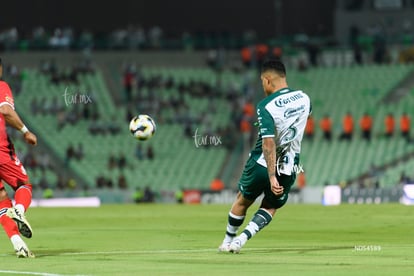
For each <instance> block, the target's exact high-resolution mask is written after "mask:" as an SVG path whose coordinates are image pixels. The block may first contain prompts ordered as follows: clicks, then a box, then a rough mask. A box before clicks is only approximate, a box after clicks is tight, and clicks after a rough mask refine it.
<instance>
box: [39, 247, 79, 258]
mask: <svg viewBox="0 0 414 276" xmlns="http://www.w3.org/2000/svg"><path fill="white" fill-rule="evenodd" d="M79 252H81V250H79V249H60V250H58V249H56V250H50V249H44V250H42V249H38V250H36V251H34V252H33V253H34V254H35V256H36V258H43V257H51V256H64V255H75V254H77V253H79Z"/></svg>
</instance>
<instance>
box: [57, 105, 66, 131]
mask: <svg viewBox="0 0 414 276" xmlns="http://www.w3.org/2000/svg"><path fill="white" fill-rule="evenodd" d="M65 124H66V114H65V111H63V110H61V111H59V112H58V114H57V130H58V131H61V130H62V129H63V128H64V126H65Z"/></svg>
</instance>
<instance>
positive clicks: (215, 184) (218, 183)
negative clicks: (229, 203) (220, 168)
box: [210, 177, 224, 191]
mask: <svg viewBox="0 0 414 276" xmlns="http://www.w3.org/2000/svg"><path fill="white" fill-rule="evenodd" d="M223 189H224V182H223V180H221V179H220V178H219V177H215V178H214V179H213V180H212V181H211V183H210V190H212V191H221V190H223Z"/></svg>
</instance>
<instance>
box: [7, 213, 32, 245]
mask: <svg viewBox="0 0 414 276" xmlns="http://www.w3.org/2000/svg"><path fill="white" fill-rule="evenodd" d="M6 215H7V216H8V217H9V218H11V219H13V220H14V221H15V222H16V224H17V228H19V232H20V233H21V234H22V235H23V236H24V237H26V238H31V237H32V234H33V231H32V227H30V224H29V222H28V221H27V219H26V217H25V216H24V214H22V213H21V212H20V211H19V210H17V209H16V208H15V207H11V208H9V209H7V213H6Z"/></svg>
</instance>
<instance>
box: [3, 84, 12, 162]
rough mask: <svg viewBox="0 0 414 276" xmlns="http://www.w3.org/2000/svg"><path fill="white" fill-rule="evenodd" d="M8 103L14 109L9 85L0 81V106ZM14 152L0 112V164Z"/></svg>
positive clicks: (8, 159) (7, 159) (6, 160)
mask: <svg viewBox="0 0 414 276" xmlns="http://www.w3.org/2000/svg"><path fill="white" fill-rule="evenodd" d="M5 104H7V105H9V106H10V107H11V108H13V110H14V100H13V94H12V91H11V89H10V87H9V85H8V84H7V83H6V82H4V81H0V106H2V105H5ZM13 154H14V147H13V143H12V142H11V141H10V139H9V137H8V135H7V131H6V121H5V119H4V116H3V115H2V114H0V164H4V163H6V162H8V161H10V159H11V157H12V156H13Z"/></svg>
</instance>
